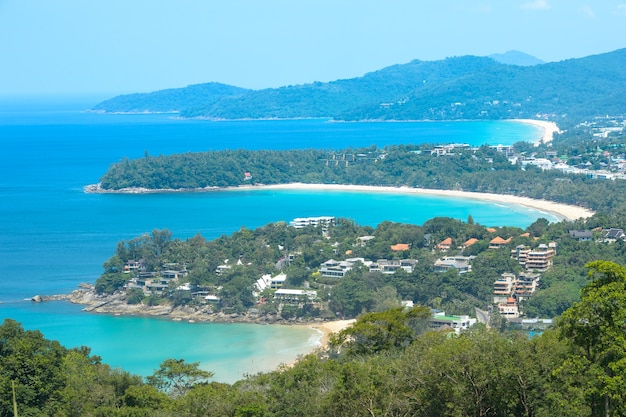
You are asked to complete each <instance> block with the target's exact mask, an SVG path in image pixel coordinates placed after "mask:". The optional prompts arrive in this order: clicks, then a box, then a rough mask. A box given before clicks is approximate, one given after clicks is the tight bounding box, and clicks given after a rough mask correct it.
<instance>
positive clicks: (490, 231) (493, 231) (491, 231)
mask: <svg viewBox="0 0 626 417" xmlns="http://www.w3.org/2000/svg"><path fill="white" fill-rule="evenodd" d="M487 231H488V232H489V233H495V232H497V230H496V229H494V228H493V227H488V228H487Z"/></svg>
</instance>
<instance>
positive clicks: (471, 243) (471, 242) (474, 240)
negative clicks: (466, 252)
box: [463, 237, 478, 248]
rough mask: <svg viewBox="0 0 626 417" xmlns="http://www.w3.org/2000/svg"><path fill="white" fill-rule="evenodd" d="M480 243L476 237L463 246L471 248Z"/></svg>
mask: <svg viewBox="0 0 626 417" xmlns="http://www.w3.org/2000/svg"><path fill="white" fill-rule="evenodd" d="M476 242H478V239H476V238H475V237H473V238H471V239H468V240H467V241H466V242H465V243H464V244H463V248H469V247H470V246H472V245H473V244H474V243H476Z"/></svg>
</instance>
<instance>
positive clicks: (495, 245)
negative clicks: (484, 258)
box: [489, 236, 511, 249]
mask: <svg viewBox="0 0 626 417" xmlns="http://www.w3.org/2000/svg"><path fill="white" fill-rule="evenodd" d="M510 241H511V238H508V239H502V238H501V237H500V236H496V237H494V238H493V239H491V240H490V241H489V249H500V248H502V247H504V246H506V245H507V244H508V243H509V242H510Z"/></svg>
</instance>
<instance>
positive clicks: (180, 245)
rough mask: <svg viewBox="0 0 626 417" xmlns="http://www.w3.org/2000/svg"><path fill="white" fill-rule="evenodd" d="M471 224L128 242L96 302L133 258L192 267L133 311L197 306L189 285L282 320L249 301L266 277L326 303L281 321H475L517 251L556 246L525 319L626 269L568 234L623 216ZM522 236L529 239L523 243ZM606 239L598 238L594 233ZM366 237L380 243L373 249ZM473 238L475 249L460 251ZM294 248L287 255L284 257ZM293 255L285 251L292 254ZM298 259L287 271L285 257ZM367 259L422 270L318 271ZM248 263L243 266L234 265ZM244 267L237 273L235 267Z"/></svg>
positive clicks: (276, 228) (283, 228)
mask: <svg viewBox="0 0 626 417" xmlns="http://www.w3.org/2000/svg"><path fill="white" fill-rule="evenodd" d="M468 220H470V222H468V223H466V222H462V221H459V220H455V219H450V218H434V219H431V220H428V221H427V222H425V223H424V224H423V225H422V226H417V225H408V224H400V223H392V222H383V223H381V224H379V225H378V226H377V227H375V228H373V227H369V226H359V225H357V224H355V223H354V222H352V221H350V220H347V219H337V221H336V225H335V226H334V227H331V228H329V230H328V234H327V235H326V236H323V234H322V230H321V228H315V227H308V228H303V229H296V228H294V227H290V226H288V225H287V224H285V223H272V224H268V225H266V226H264V227H261V228H258V229H256V230H249V229H245V228H242V229H241V230H239V231H237V232H235V233H233V234H232V235H231V236H221V237H220V238H217V239H215V240H211V241H207V240H205V239H204V238H203V237H202V236H200V235H196V236H193V237H192V238H188V239H179V238H172V233H171V232H170V231H167V230H163V231H161V230H154V231H153V232H152V233H149V234H145V235H143V236H140V237H137V238H134V239H131V240H129V241H122V242H120V243H119V244H118V245H117V248H116V251H115V254H114V255H113V256H112V257H111V259H109V260H108V261H107V262H106V263H105V271H104V273H103V274H102V276H101V277H100V278H99V279H98V280H97V282H96V290H97V291H98V292H99V293H113V292H114V291H116V290H117V289H119V288H121V287H122V286H123V285H124V284H127V283H128V282H129V280H130V279H131V278H133V276H134V275H133V274H126V273H124V272H122V271H123V265H124V263H126V262H127V261H129V260H132V259H142V260H143V261H144V264H145V265H146V268H147V270H148V271H159V270H160V269H161V267H162V265H164V264H167V263H173V264H178V265H186V268H187V270H188V272H189V274H188V276H186V277H184V278H180V280H179V281H177V282H176V284H175V285H173V286H171V287H170V289H169V290H168V291H165V292H164V293H163V294H161V295H159V296H150V297H145V296H143V294H142V293H141V292H139V291H136V289H133V290H129V291H128V292H127V293H126V296H127V302H128V303H130V304H137V303H140V302H143V303H145V304H154V303H160V302H168V303H170V304H173V305H180V304H189V305H192V306H194V305H199V304H198V301H197V300H193V299H191V298H190V297H189V295H188V294H187V293H184V292H181V291H177V290H176V287H178V286H180V285H182V284H183V283H185V282H188V283H190V284H191V285H194V286H198V287H202V288H204V289H206V290H207V291H209V292H211V293H213V294H217V295H218V296H219V297H220V301H219V302H218V303H216V304H213V305H212V307H211V308H212V311H220V310H221V311H225V312H237V313H244V312H246V311H248V310H249V309H251V308H253V309H257V310H259V313H260V314H268V313H270V314H276V313H277V312H279V310H280V308H279V305H280V303H279V302H276V301H272V296H271V295H272V292H271V291H270V292H266V293H264V294H263V295H264V296H265V297H266V298H267V302H265V303H262V304H257V302H258V300H257V299H255V298H254V297H253V296H252V291H253V288H252V286H253V284H254V283H255V282H256V281H257V280H258V279H259V278H260V277H261V275H263V274H271V275H276V274H278V273H280V272H283V273H285V274H286V275H287V281H286V283H285V285H286V288H305V285H306V286H308V287H309V288H310V289H313V290H316V291H318V293H319V296H320V300H318V301H317V302H315V303H304V304H301V305H294V306H288V307H286V308H283V310H282V311H281V312H280V314H281V315H282V318H284V319H289V318H293V317H301V318H305V319H311V318H313V317H324V318H328V317H336V316H337V314H339V315H340V316H341V317H356V316H358V315H359V314H361V313H363V312H374V311H382V310H386V309H389V308H393V307H396V306H398V305H399V304H400V301H401V300H412V301H414V302H416V303H419V304H421V305H425V306H429V307H431V308H435V309H443V310H445V311H446V312H448V313H451V314H473V312H474V308H475V307H478V308H481V309H486V308H488V306H489V305H491V304H492V297H493V295H492V290H493V283H494V281H495V280H496V279H498V278H499V277H500V276H501V274H502V273H505V272H511V273H516V272H519V271H521V270H522V267H521V266H520V265H519V264H518V263H517V261H516V260H515V259H513V258H511V256H510V253H511V250H512V249H514V248H515V247H516V246H518V245H526V246H529V247H533V246H535V247H536V245H538V244H540V243H545V244H547V243H549V242H557V243H558V247H557V254H556V256H555V257H554V258H553V262H554V265H553V267H552V268H550V269H549V270H548V271H546V272H545V273H543V274H542V277H541V289H540V290H539V291H538V292H537V293H536V294H535V295H534V296H533V297H531V298H530V299H529V300H526V301H524V303H523V305H522V307H523V311H524V312H525V313H526V314H527V316H529V317H538V316H539V317H555V316H558V315H560V314H561V313H563V311H565V310H566V309H567V308H569V307H570V306H571V305H572V303H574V302H575V301H577V300H578V299H579V293H580V289H581V288H582V287H583V286H584V285H585V282H586V270H585V264H586V263H587V262H590V261H592V260H594V259H603V260H608V261H614V262H619V263H626V244H625V243H624V242H623V241H621V240H619V241H617V242H615V243H605V242H602V241H596V240H592V241H583V242H580V241H578V240H577V239H574V238H572V237H571V236H570V234H569V231H570V230H578V229H591V228H596V227H598V226H601V227H606V228H608V227H623V224H622V221H623V218H622V217H620V216H607V215H595V216H593V217H591V218H590V219H587V220H585V221H583V220H579V221H576V222H566V221H563V222H559V223H549V222H547V221H546V220H545V219H539V220H537V221H536V222H535V223H533V224H531V225H530V226H529V227H528V228H526V229H525V230H522V229H520V228H515V227H499V228H496V229H489V230H488V229H487V228H486V227H485V226H483V225H480V224H476V223H475V222H473V221H471V219H468ZM524 232H527V233H528V236H524ZM596 235H597V236H599V232H598V233H596ZM359 236H373V237H374V238H373V239H372V240H370V241H369V242H368V243H367V244H366V245H362V244H360V243H359V241H358V239H357V238H358V237H359ZM496 236H500V237H503V238H512V239H511V241H510V242H509V244H508V245H507V246H506V247H505V248H503V249H501V250H492V249H488V242H489V241H490V240H491V239H493V238H494V237H496ZM448 237H449V238H452V241H453V248H452V250H451V251H449V252H446V253H443V252H440V251H438V250H436V247H435V246H436V244H437V243H439V242H441V241H443V240H444V239H446V238H448ZM470 238H475V239H478V242H477V243H475V244H474V245H472V246H470V247H468V248H465V249H462V250H461V249H457V248H459V247H461V246H462V245H463V242H466V241H467V240H469V239H470ZM397 243H406V244H409V245H410V249H409V250H407V251H402V252H394V251H393V250H392V249H391V246H392V245H395V244H397ZM287 248H288V249H287ZM287 251H288V252H287ZM288 253H289V254H291V255H293V260H291V261H290V262H286V257H287V254H288ZM455 254H462V255H465V256H469V255H472V256H475V258H474V259H473V261H472V270H471V271H470V272H467V273H458V272H457V271H456V270H454V269H452V270H449V271H447V272H444V273H442V272H435V270H434V269H433V264H434V262H435V260H436V259H437V258H439V257H443V256H451V255H455ZM355 257H360V258H364V259H368V260H374V261H376V260H379V259H415V260H417V261H418V264H417V265H416V266H415V268H414V270H413V271H412V272H410V273H409V272H406V271H402V270H401V271H397V272H396V273H395V274H383V273H381V272H370V271H369V270H368V269H367V268H366V267H364V266H363V267H355V268H354V269H353V270H352V271H350V273H348V274H346V276H345V277H343V278H328V277H324V276H321V275H320V274H319V273H318V272H317V271H318V269H319V268H320V264H322V263H323V262H325V261H327V260H329V259H337V260H343V259H347V258H355ZM225 260H231V262H230V265H232V268H230V269H228V270H225V271H221V272H220V273H217V272H216V270H217V267H218V266H219V265H222V264H223V263H224V261H225ZM237 261H241V262H237ZM236 263H239V265H236Z"/></svg>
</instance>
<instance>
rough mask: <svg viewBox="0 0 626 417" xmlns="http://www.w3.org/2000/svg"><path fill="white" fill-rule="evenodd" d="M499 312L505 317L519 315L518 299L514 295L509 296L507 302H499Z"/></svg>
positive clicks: (516, 316) (509, 317)
mask: <svg viewBox="0 0 626 417" xmlns="http://www.w3.org/2000/svg"><path fill="white" fill-rule="evenodd" d="M498 312H499V313H500V315H501V316H502V317H504V318H505V319H512V318H518V317H519V309H518V308H517V301H516V300H515V298H513V297H509V298H508V299H507V300H506V302H504V303H499V304H498Z"/></svg>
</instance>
